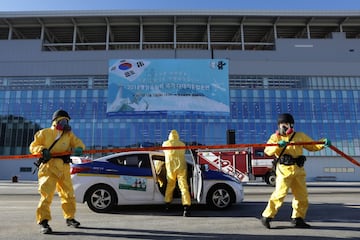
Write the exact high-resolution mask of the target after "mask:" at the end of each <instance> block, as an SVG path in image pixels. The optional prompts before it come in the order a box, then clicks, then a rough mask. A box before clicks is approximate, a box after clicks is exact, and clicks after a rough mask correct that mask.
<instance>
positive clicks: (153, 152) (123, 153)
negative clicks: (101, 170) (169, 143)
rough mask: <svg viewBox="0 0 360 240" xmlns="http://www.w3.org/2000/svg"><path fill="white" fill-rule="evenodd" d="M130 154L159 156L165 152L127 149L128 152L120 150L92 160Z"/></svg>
mask: <svg viewBox="0 0 360 240" xmlns="http://www.w3.org/2000/svg"><path fill="white" fill-rule="evenodd" d="M132 154H149V155H161V156H165V154H164V153H163V152H160V151H128V152H120V153H113V154H109V155H106V156H103V157H100V158H96V159H94V161H103V160H107V159H109V158H112V157H118V156H127V155H132Z"/></svg>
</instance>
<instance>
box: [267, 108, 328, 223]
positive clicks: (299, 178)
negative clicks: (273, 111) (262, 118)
mask: <svg viewBox="0 0 360 240" xmlns="http://www.w3.org/2000/svg"><path fill="white" fill-rule="evenodd" d="M294 123H295V121H294V118H293V116H292V115H291V114H289V113H284V114H280V115H279V116H278V130H277V131H276V132H275V133H274V134H272V135H271V136H270V138H269V140H268V141H267V143H269V144H277V146H267V147H265V150H264V152H265V154H267V155H268V156H275V157H276V183H275V190H274V191H273V193H272V194H271V196H270V199H269V201H268V204H267V206H266V208H265V210H264V211H263V213H262V217H261V223H262V225H264V226H265V227H266V228H271V227H270V222H271V221H272V220H273V218H274V217H275V215H276V214H277V212H278V210H279V208H280V207H281V205H282V204H283V202H284V199H285V197H286V195H287V193H288V191H289V189H291V192H292V194H293V196H294V197H293V200H292V208H293V211H292V215H291V225H292V226H293V227H295V228H309V227H310V225H309V224H307V223H306V222H305V220H304V219H305V216H306V212H307V209H308V206H309V203H308V192H307V188H306V172H305V169H304V163H305V161H306V158H305V156H303V148H305V149H306V150H308V151H319V150H321V149H323V148H324V147H329V146H330V145H331V141H330V140H328V139H326V138H325V139H322V141H324V144H311V145H287V144H288V143H289V142H291V143H296V142H313V141H314V140H313V139H311V138H310V137H309V136H308V135H306V134H305V133H303V132H295V131H294ZM280 155H281V156H280Z"/></svg>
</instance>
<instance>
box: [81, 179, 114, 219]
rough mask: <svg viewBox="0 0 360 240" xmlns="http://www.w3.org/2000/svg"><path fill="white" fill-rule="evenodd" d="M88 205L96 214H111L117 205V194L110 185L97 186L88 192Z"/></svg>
mask: <svg viewBox="0 0 360 240" xmlns="http://www.w3.org/2000/svg"><path fill="white" fill-rule="evenodd" d="M86 203H87V205H88V207H89V208H90V209H91V210H92V211H94V212H98V213H103V212H109V211H110V210H111V209H112V208H113V207H114V206H115V205H116V204H117V197H116V193H115V191H114V190H113V189H112V188H111V187H110V186H108V185H103V184H101V185H95V186H93V187H91V188H90V189H89V190H88V192H87V194H86Z"/></svg>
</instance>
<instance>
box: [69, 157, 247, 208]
mask: <svg viewBox="0 0 360 240" xmlns="http://www.w3.org/2000/svg"><path fill="white" fill-rule="evenodd" d="M187 163H188V181H189V188H190V194H191V197H192V201H193V203H199V204H207V205H209V206H210V207H212V208H215V209H225V208H228V207H230V206H231V205H232V204H234V203H240V202H242V201H243V198H244V192H243V185H242V183H241V182H240V181H239V180H237V179H236V178H234V177H232V176H230V175H227V174H224V173H222V172H219V171H212V170H208V169H207V168H206V165H205V166H200V165H198V164H196V162H195V160H194V158H193V157H192V155H191V154H187ZM71 178H72V181H73V185H74V190H75V195H76V201H77V202H80V203H84V202H86V203H87V205H88V206H89V208H90V209H91V210H93V211H94V212H108V211H110V210H111V209H112V208H113V207H114V206H118V205H144V204H164V193H165V188H166V170H165V156H164V153H163V152H156V151H136V152H123V153H116V154H111V155H108V156H105V157H101V158H98V159H95V160H93V161H90V162H85V163H79V164H74V163H73V164H72V166H71ZM174 203H181V194H180V191H179V189H178V188H176V189H175V191H174Z"/></svg>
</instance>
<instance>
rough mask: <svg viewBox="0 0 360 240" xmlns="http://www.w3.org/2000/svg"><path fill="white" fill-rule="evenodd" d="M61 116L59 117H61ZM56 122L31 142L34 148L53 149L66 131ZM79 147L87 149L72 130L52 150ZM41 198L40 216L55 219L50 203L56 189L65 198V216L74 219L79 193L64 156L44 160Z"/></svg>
mask: <svg viewBox="0 0 360 240" xmlns="http://www.w3.org/2000/svg"><path fill="white" fill-rule="evenodd" d="M57 120H59V119H57ZM55 124H56V122H55V121H54V122H53V125H52V127H51V128H45V129H42V130H40V131H38V132H37V133H36V134H35V136H34V141H33V142H32V143H31V144H30V147H29V149H30V152H31V153H32V154H39V153H41V152H42V150H43V149H45V148H47V149H49V148H50V146H51V145H52V143H53V142H54V141H55V139H57V138H58V137H60V136H61V134H62V131H60V130H56V129H55ZM76 147H81V148H82V149H85V145H84V143H83V142H82V141H81V140H80V139H79V138H77V137H76V136H75V134H74V133H73V132H72V131H67V132H64V134H63V135H62V136H61V138H60V139H59V141H58V142H57V143H56V144H55V145H54V146H53V148H52V149H51V151H50V153H51V154H53V153H62V152H68V151H72V149H74V148H76ZM38 181H39V188H38V190H39V193H40V196H41V197H40V201H39V204H38V207H37V210H36V220H37V223H38V224H39V223H40V222H41V221H42V220H45V219H46V220H49V221H50V220H51V213H50V205H51V202H52V200H53V196H54V193H55V190H57V192H58V194H59V197H60V198H61V208H62V211H63V216H64V218H65V219H74V217H75V211H76V202H75V194H74V189H73V185H72V181H71V178H70V165H69V163H64V162H63V160H62V159H61V158H57V157H52V158H51V159H50V160H49V161H48V162H47V163H42V164H41V165H40V167H39V172H38Z"/></svg>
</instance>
